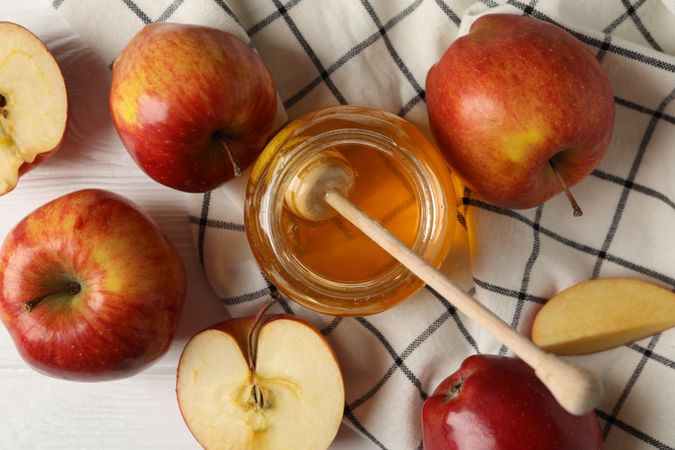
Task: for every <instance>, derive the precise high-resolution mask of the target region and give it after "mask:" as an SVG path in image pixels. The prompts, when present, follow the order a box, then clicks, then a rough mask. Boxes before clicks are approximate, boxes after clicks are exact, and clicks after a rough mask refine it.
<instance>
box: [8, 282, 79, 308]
mask: <svg viewBox="0 0 675 450" xmlns="http://www.w3.org/2000/svg"><path fill="white" fill-rule="evenodd" d="M81 289H82V287H81V286H80V284H79V283H77V282H75V281H71V282H70V283H68V284H67V285H66V286H63V287H60V288H58V289H54V290H53V291H50V292H47V293H46V294H42V295H38V296H37V297H35V298H34V299H33V300H30V301H28V302H25V303H23V304H22V305H21V308H22V309H23V310H24V311H26V312H31V311H32V310H33V309H34V308H35V307H36V306H37V305H38V304H39V303H40V302H42V300H44V299H46V298H47V297H50V296H52V295H57V294H68V295H76V294H79V292H80V290H81Z"/></svg>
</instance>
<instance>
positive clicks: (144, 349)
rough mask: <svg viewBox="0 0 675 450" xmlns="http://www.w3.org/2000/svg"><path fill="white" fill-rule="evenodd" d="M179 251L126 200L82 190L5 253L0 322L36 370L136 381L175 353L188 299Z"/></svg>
mask: <svg viewBox="0 0 675 450" xmlns="http://www.w3.org/2000/svg"><path fill="white" fill-rule="evenodd" d="M185 289H186V277H185V269H184V267H183V263H182V260H181V258H180V256H179V255H178V252H177V251H176V249H175V247H174V246H173V245H172V244H171V242H169V240H168V239H167V238H166V237H165V236H164V235H163V234H162V232H161V230H160V229H159V227H158V226H157V225H156V224H155V223H154V222H153V221H152V220H151V219H150V217H149V216H147V215H146V214H145V213H143V212H142V211H141V210H140V209H139V208H138V207H137V206H136V205H134V204H133V203H131V202H130V201H128V200H126V199H124V198H122V197H120V196H118V195H116V194H113V193H111V192H106V191H102V190H94V189H89V190H83V191H77V192H73V193H71V194H68V195H65V196H63V197H60V198H58V199H56V200H53V201H51V202H49V203H47V204H46V205H43V206H41V207H40V208H38V209H36V210H35V211H33V212H32V213H31V214H29V215H28V216H27V217H26V218H24V219H23V220H22V221H21V222H19V224H18V225H16V227H15V228H14V229H13V230H12V231H10V233H9V235H8V236H7V237H6V239H5V241H4V243H3V245H2V248H1V249H0V319H2V322H3V323H4V325H5V327H6V328H7V330H8V331H9V333H10V335H11V336H12V339H13V340H14V343H15V344H16V347H17V349H18V351H19V353H20V354H21V356H22V357H23V358H24V360H26V362H27V363H29V364H30V365H31V366H33V367H34V368H35V369H37V370H38V371H40V372H43V373H46V374H48V375H52V376H55V377H60V378H67V379H74V380H88V381H93V380H105V379H113V378H120V377H123V376H129V375H132V374H134V373H136V372H138V371H140V370H141V369H143V368H144V367H146V366H147V365H149V364H150V363H151V362H152V361H154V360H156V359H157V358H159V357H160V356H161V355H163V354H164V353H165V352H166V350H167V349H168V347H169V344H170V342H171V339H172V336H173V333H174V330H175V328H176V324H177V322H178V317H179V313H180V310H181V307H182V304H183V300H184V298H185Z"/></svg>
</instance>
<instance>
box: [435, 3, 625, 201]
mask: <svg viewBox="0 0 675 450" xmlns="http://www.w3.org/2000/svg"><path fill="white" fill-rule="evenodd" d="M426 92H427V111H428V113H429V121H430V125H431V129H432V131H433V134H434V137H435V138H436V141H437V143H438V145H439V147H440V149H441V150H442V151H443V153H444V154H445V156H446V158H447V159H448V162H449V163H450V165H451V166H452V168H453V169H454V170H455V171H456V173H457V174H458V175H459V176H460V177H461V178H462V179H463V181H464V182H465V183H466V185H467V186H469V187H470V188H471V189H472V191H474V192H475V193H476V194H477V195H478V196H479V197H482V198H484V199H485V200H488V201H490V202H492V203H495V204H497V205H500V206H504V207H508V208H530V207H534V206H537V205H539V204H541V203H543V202H544V201H546V200H548V199H549V198H551V197H553V196H554V195H556V194H558V193H559V192H561V191H562V190H563V185H562V183H561V181H560V179H559V178H558V176H557V175H556V174H555V172H554V169H553V167H552V165H551V163H553V165H554V166H555V168H556V169H557V170H558V172H559V174H560V176H561V177H562V179H563V180H564V182H565V183H566V184H567V186H571V185H573V184H575V183H576V182H577V181H579V180H580V179H582V178H583V177H585V176H586V175H588V174H589V173H590V172H591V171H592V170H593V169H594V168H595V167H596V166H597V165H598V164H599V163H600V161H601V160H602V158H603V156H604V154H605V152H606V151H607V146H608V145H609V142H610V138H611V134H612V126H613V123H614V98H613V95H612V90H611V87H610V84H609V80H608V78H607V75H606V74H605V72H604V71H603V69H602V67H601V66H600V64H599V63H598V61H597V60H596V58H595V56H594V55H593V54H592V53H591V52H590V51H589V50H588V49H587V48H586V47H585V46H584V45H583V44H582V43H581V42H580V41H578V40H577V39H575V38H574V37H573V36H572V35H571V34H569V33H567V32H566V31H564V30H563V29H562V28H560V27H558V26H556V25H552V24H550V23H547V22H543V21H540V20H537V19H534V18H531V17H523V16H516V15H510V14H491V15H485V16H483V17H480V18H479V19H478V20H476V22H474V23H473V25H472V26H471V29H470V32H469V34H468V35H466V36H463V37H461V38H459V39H457V40H456V41H454V42H453V43H452V45H451V46H450V47H449V48H448V50H447V51H446V52H445V54H444V55H443V56H442V57H441V59H440V61H438V63H437V64H435V65H434V66H433V67H432V68H431V69H430V70H429V73H428V74H427V80H426Z"/></svg>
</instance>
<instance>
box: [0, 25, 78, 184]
mask: <svg viewBox="0 0 675 450" xmlns="http://www.w3.org/2000/svg"><path fill="white" fill-rule="evenodd" d="M67 121H68V98H67V95H66V85H65V83H64V81H63V75H62V74H61V69H59V66H58V64H57V63H56V60H55V59H54V57H53V56H52V54H51V53H50V52H49V50H48V49H47V47H45V45H44V44H43V43H42V42H41V41H40V40H39V39H38V38H37V37H36V36H35V35H34V34H33V33H31V32H30V31H28V30H27V29H25V28H23V27H22V26H20V25H17V24H14V23H9V22H0V195H2V194H5V193H7V192H9V191H11V190H12V189H14V187H15V186H16V183H17V182H18V180H19V177H20V176H21V175H23V174H24V173H26V172H27V171H28V170H30V169H32V168H33V167H35V166H36V165H38V164H39V163H41V162H42V161H44V160H45V159H46V158H47V156H49V155H51V154H52V153H53V152H55V151H56V150H57V149H58V147H59V145H60V144H61V141H62V139H63V135H64V134H65V131H66V123H67Z"/></svg>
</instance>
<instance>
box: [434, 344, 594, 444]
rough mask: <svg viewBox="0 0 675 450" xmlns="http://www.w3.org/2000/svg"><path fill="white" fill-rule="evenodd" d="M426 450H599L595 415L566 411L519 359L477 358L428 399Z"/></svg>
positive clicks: (468, 361) (449, 378)
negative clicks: (575, 414) (575, 413)
mask: <svg viewBox="0 0 675 450" xmlns="http://www.w3.org/2000/svg"><path fill="white" fill-rule="evenodd" d="M422 423H423V427H424V448H425V450H544V449H551V450H553V449H555V450H599V449H600V448H602V434H601V432H600V424H599V423H598V419H597V418H596V416H595V413H588V414H586V415H584V416H574V415H571V414H570V413H568V412H567V411H565V410H564V409H563V408H562V407H561V406H560V405H559V404H558V402H557V401H556V399H555V398H554V397H553V396H552V395H551V393H550V392H549V391H548V389H547V388H546V386H544V385H543V384H542V382H541V381H539V379H538V378H537V377H536V376H535V374H534V371H533V370H532V368H530V367H529V366H528V365H527V364H525V363H524V362H523V361H521V360H520V359H516V358H509V357H505V356H490V355H474V356H470V357H468V358H467V359H465V360H464V362H463V363H462V365H461V367H460V368H459V370H457V371H456V372H455V373H453V374H452V375H450V376H449V377H448V378H446V379H445V380H443V382H442V383H441V384H440V385H439V386H438V387H437V388H436V390H435V391H434V393H433V395H431V397H429V398H428V399H427V400H425V402H424V405H423V408H422Z"/></svg>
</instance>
